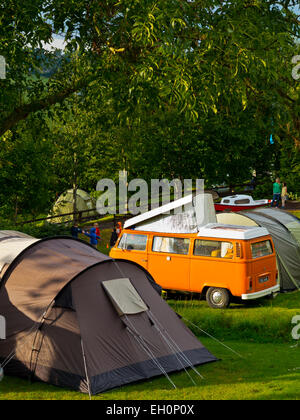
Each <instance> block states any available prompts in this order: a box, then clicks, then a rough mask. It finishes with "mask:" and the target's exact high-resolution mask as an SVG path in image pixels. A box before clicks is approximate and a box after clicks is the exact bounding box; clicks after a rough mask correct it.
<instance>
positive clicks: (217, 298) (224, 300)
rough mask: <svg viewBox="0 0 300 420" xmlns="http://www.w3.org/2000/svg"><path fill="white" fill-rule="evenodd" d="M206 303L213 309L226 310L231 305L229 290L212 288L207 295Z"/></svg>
mask: <svg viewBox="0 0 300 420" xmlns="http://www.w3.org/2000/svg"><path fill="white" fill-rule="evenodd" d="M206 301H207V303H208V305H209V306H210V307H211V308H214V309H225V308H228V306H229V305H230V294H229V292H228V290H227V289H221V288H216V287H210V288H209V289H208V291H207V293H206Z"/></svg>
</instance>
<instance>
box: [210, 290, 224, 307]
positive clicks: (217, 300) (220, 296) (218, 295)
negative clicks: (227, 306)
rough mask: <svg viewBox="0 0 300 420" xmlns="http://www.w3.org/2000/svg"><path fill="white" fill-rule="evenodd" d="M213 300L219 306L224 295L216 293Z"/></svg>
mask: <svg viewBox="0 0 300 420" xmlns="http://www.w3.org/2000/svg"><path fill="white" fill-rule="evenodd" d="M212 300H213V302H214V303H215V304H216V305H219V304H220V303H221V302H222V293H221V292H214V293H213V295H212Z"/></svg>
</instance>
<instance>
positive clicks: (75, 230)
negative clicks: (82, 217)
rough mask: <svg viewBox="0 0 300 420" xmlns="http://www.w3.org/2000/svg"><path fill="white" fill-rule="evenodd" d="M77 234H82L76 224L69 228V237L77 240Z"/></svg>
mask: <svg viewBox="0 0 300 420" xmlns="http://www.w3.org/2000/svg"><path fill="white" fill-rule="evenodd" d="M79 233H82V230H81V229H80V228H79V227H78V224H77V223H76V224H75V225H73V226H72V227H71V235H72V237H73V238H74V239H78V234H79Z"/></svg>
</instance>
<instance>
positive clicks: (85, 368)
mask: <svg viewBox="0 0 300 420" xmlns="http://www.w3.org/2000/svg"><path fill="white" fill-rule="evenodd" d="M80 341H81V349H82V356H83V364H84V370H85V376H86V382H87V386H88V391H89V397H90V401H91V400H92V392H91V384H90V380H89V375H88V370H87V363H86V357H85V352H84V346H83V341H82V338H81V340H80Z"/></svg>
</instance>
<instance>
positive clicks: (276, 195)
mask: <svg viewBox="0 0 300 420" xmlns="http://www.w3.org/2000/svg"><path fill="white" fill-rule="evenodd" d="M280 198H281V184H280V178H276V181H275V182H274V184H273V200H272V203H271V207H274V205H275V203H276V205H275V207H277V208H278V207H279V203H280Z"/></svg>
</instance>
